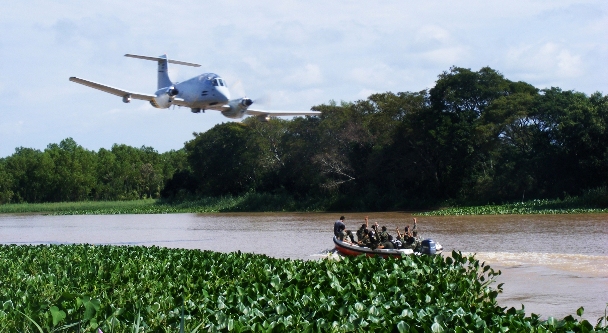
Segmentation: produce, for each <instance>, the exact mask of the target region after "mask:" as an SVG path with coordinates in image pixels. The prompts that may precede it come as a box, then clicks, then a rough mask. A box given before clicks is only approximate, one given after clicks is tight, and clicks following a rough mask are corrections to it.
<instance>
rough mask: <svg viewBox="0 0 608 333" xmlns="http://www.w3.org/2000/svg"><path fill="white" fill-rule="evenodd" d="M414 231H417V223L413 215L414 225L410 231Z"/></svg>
mask: <svg viewBox="0 0 608 333" xmlns="http://www.w3.org/2000/svg"><path fill="white" fill-rule="evenodd" d="M414 231H418V225H417V224H416V218H415V217H414V226H413V227H412V233H414Z"/></svg>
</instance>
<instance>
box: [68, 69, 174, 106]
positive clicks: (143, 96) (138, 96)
mask: <svg viewBox="0 0 608 333" xmlns="http://www.w3.org/2000/svg"><path fill="white" fill-rule="evenodd" d="M70 81H72V82H76V83H80V84H82V85H85V86H87V87H91V88H94V89H98V90H101V91H104V92H107V93H109V94H112V95H116V96H119V97H124V96H128V95H130V96H131V98H135V99H141V100H144V101H151V100H152V99H153V98H154V97H156V96H154V95H149V94H140V93H135V92H130V91H126V90H122V89H119V88H114V87H110V86H106V85H105V84H101V83H97V82H93V81H89V80H85V79H81V78H77V77H74V76H72V77H71V78H70ZM176 104H177V103H176ZM178 105H179V104H178Z"/></svg>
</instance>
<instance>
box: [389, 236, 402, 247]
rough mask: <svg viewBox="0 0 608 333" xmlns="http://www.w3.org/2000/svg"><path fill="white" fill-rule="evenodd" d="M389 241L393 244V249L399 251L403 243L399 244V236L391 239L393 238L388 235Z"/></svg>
mask: <svg viewBox="0 0 608 333" xmlns="http://www.w3.org/2000/svg"><path fill="white" fill-rule="evenodd" d="M388 238H389V240H390V241H391V242H392V243H393V247H394V248H395V249H400V248H401V246H402V244H403V242H401V239H399V236H397V237H396V238H393V236H391V235H388Z"/></svg>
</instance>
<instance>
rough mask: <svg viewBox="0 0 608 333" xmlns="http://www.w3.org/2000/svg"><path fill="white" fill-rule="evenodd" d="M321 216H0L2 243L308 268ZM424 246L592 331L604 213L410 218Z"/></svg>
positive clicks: (600, 286) (607, 249)
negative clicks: (477, 267) (197, 252)
mask: <svg viewBox="0 0 608 333" xmlns="http://www.w3.org/2000/svg"><path fill="white" fill-rule="evenodd" d="M339 215H340V214H339V213H337V214H329V213H259V214H257V213H254V214H251V213H248V214H223V213H222V214H166V215H94V216H42V215H0V243H2V244H64V243H90V244H115V245H144V246H150V245H157V246H164V247H172V248H187V249H201V250H213V251H220V252H231V251H236V250H240V251H242V252H253V253H262V254H266V255H269V256H272V257H277V258H291V259H304V260H315V259H319V258H323V257H325V256H326V254H327V253H328V251H331V250H332V249H333V243H332V240H331V237H332V236H333V223H334V221H335V220H336V219H337V218H338V217H339ZM345 215H346V225H347V228H349V229H353V230H356V229H357V227H358V226H360V225H361V223H363V218H364V217H365V215H369V218H370V222H378V223H379V224H380V225H381V226H382V225H386V226H387V228H388V229H389V232H390V231H392V232H394V230H395V227H397V226H398V227H400V229H401V230H403V227H405V225H406V224H409V225H411V224H412V223H411V222H412V216H411V214H409V213H400V212H395V213H369V214H365V213H356V214H345ZM417 219H418V229H419V230H420V232H421V236H422V237H423V238H431V239H433V240H435V241H436V242H438V243H440V244H441V245H443V247H444V254H449V253H451V251H452V250H456V251H461V252H467V253H476V256H477V258H478V259H480V260H482V261H485V262H486V263H488V264H489V265H490V266H491V267H492V268H494V269H496V270H497V269H500V270H501V271H502V275H500V276H499V277H498V279H497V283H504V285H503V293H501V294H500V295H499V297H498V303H499V304H500V305H501V306H504V307H515V308H517V309H520V308H521V306H522V304H523V305H524V306H525V311H526V314H528V315H529V314H530V313H535V314H539V315H540V316H541V317H542V318H547V317H549V316H553V317H556V318H558V319H561V318H563V317H565V316H567V315H573V316H574V317H577V316H576V310H577V309H578V308H579V307H580V306H583V307H584V308H585V312H584V314H583V318H584V319H587V320H589V321H590V322H591V323H592V324H593V325H595V324H596V322H597V319H598V318H600V317H602V316H604V311H605V309H606V306H607V305H608V214H583V215H489V216H450V217H417Z"/></svg>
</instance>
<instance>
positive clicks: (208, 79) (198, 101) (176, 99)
mask: <svg viewBox="0 0 608 333" xmlns="http://www.w3.org/2000/svg"><path fill="white" fill-rule="evenodd" d="M125 57H129V58H136V59H144V60H151V61H156V62H158V84H157V91H156V92H155V93H154V94H153V95H151V94H142V93H137V92H132V91H127V90H123V89H119V88H115V87H111V86H107V85H104V84H101V83H97V82H93V81H89V80H85V79H81V78H78V77H74V76H72V77H70V81H72V82H76V83H80V84H82V85H85V86H87V87H91V88H94V89H98V90H101V91H104V92H107V93H110V94H112V95H116V96H119V97H122V101H123V102H125V103H130V102H131V100H132V99H139V100H144V101H149V102H150V104H152V106H153V107H155V108H159V109H167V108H169V107H170V106H172V105H177V106H184V107H188V108H190V110H191V111H192V112H193V113H200V112H203V113H204V112H205V110H215V111H220V112H221V113H222V115H224V116H225V117H227V118H231V119H241V118H243V117H244V116H246V115H251V116H255V117H257V118H258V119H259V120H260V121H264V122H266V121H269V120H270V118H271V117H276V116H304V115H309V116H315V115H319V114H321V112H319V111H264V110H256V109H250V108H249V107H250V106H251V105H252V104H253V100H252V99H250V98H247V97H243V98H238V99H232V100H231V99H230V92H229V91H228V86H227V84H226V81H224V79H222V78H221V77H220V76H219V75H217V74H214V73H204V74H201V75H198V76H195V77H193V78H191V79H189V80H186V81H184V82H175V83H173V82H172V81H171V79H170V78H169V69H168V64H169V63H171V64H176V65H184V66H192V67H200V66H201V65H199V64H194V63H190V62H185V61H177V60H170V59H168V58H167V55H166V54H164V55H161V56H158V57H149V56H141V55H135V54H125Z"/></svg>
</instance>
